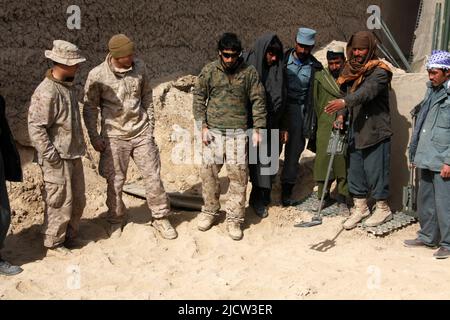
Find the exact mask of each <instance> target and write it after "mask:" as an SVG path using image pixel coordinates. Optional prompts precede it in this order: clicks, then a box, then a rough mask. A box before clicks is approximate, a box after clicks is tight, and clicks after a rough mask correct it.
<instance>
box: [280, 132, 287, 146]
mask: <svg viewBox="0 0 450 320" xmlns="http://www.w3.org/2000/svg"><path fill="white" fill-rule="evenodd" d="M288 140H289V132H288V131H287V130H281V132H280V141H281V143H282V144H286V143H287V142H288Z"/></svg>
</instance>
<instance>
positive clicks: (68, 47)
mask: <svg viewBox="0 0 450 320" xmlns="http://www.w3.org/2000/svg"><path fill="white" fill-rule="evenodd" d="M45 57H46V58H48V59H50V60H52V61H54V62H57V63H61V64H64V65H66V66H74V65H76V64H79V63H81V62H85V61H86V58H85V57H83V56H82V55H81V54H80V50H79V49H78V47H77V46H76V45H74V44H73V43H70V42H67V41H64V40H55V41H53V48H52V50H45Z"/></svg>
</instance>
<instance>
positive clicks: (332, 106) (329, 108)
mask: <svg viewBox="0 0 450 320" xmlns="http://www.w3.org/2000/svg"><path fill="white" fill-rule="evenodd" d="M344 108H345V100H344V99H336V100H331V101H330V102H328V104H327V105H326V107H325V112H326V113H328V114H333V113H336V112H338V111H340V110H342V109H344Z"/></svg>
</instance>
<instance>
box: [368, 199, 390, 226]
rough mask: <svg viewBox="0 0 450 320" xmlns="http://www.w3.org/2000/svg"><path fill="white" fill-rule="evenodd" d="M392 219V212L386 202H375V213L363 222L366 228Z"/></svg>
mask: <svg viewBox="0 0 450 320" xmlns="http://www.w3.org/2000/svg"><path fill="white" fill-rule="evenodd" d="M391 219H392V212H391V209H390V208H389V205H388V204H387V201H386V200H379V201H377V205H376V209H375V212H374V213H373V214H372V216H371V217H370V218H369V219H367V220H366V221H365V222H364V225H365V226H367V227H376V226H379V225H380V224H383V223H385V222H387V221H389V220H391Z"/></svg>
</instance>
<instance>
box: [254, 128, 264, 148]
mask: <svg viewBox="0 0 450 320" xmlns="http://www.w3.org/2000/svg"><path fill="white" fill-rule="evenodd" d="M261 141H262V136H261V134H260V133H259V131H258V130H253V135H252V142H253V146H254V147H256V146H258V145H259V144H260V143H261Z"/></svg>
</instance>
